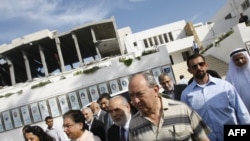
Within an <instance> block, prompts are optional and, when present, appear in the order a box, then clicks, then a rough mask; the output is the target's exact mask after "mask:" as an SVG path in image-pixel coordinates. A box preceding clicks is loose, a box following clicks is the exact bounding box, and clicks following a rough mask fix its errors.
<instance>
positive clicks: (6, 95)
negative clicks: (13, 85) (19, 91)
mask: <svg viewBox="0 0 250 141" xmlns="http://www.w3.org/2000/svg"><path fill="white" fill-rule="evenodd" d="M13 94H14V93H7V94H5V95H4V97H9V96H11V95H13Z"/></svg>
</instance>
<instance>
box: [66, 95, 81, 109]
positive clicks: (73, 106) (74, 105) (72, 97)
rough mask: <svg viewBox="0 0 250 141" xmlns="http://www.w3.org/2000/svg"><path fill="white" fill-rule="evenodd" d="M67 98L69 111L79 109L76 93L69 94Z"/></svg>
mask: <svg viewBox="0 0 250 141" xmlns="http://www.w3.org/2000/svg"><path fill="white" fill-rule="evenodd" d="M68 97H69V101H70V105H71V109H73V110H77V109H80V105H79V102H78V97H77V95H76V92H71V93H69V94H68Z"/></svg>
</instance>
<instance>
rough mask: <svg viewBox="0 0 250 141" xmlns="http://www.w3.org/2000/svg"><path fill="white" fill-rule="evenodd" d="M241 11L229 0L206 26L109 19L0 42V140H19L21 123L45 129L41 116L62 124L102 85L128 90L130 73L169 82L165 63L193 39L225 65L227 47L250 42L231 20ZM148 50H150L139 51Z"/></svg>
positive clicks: (178, 57)
mask: <svg viewBox="0 0 250 141" xmlns="http://www.w3.org/2000/svg"><path fill="white" fill-rule="evenodd" d="M241 12H243V13H244V14H247V15H250V11H249V1H248V0H229V1H228V3H227V4H226V5H225V6H224V7H223V8H222V9H221V10H220V11H219V12H218V13H217V14H216V15H215V16H214V17H213V18H212V19H211V21H208V22H206V23H196V24H193V23H191V22H187V21H184V20H181V21H177V22H174V23H169V24H166V25H162V26H159V27H155V28H152V29H147V30H144V31H141V32H137V33H132V31H131V29H130V28H129V27H125V28H122V29H116V24H115V20H114V18H111V19H107V20H103V21H100V22H97V23H91V24H87V25H83V26H81V27H77V28H75V29H73V30H71V31H67V32H64V33H58V32H56V31H48V30H45V31H39V32H37V33H33V34H30V35H27V36H24V37H21V38H19V39H14V40H13V41H12V43H11V44H8V45H7V44H4V45H1V46H0V58H1V59H2V61H1V63H0V64H1V71H0V74H1V77H3V75H4V76H5V77H4V78H1V80H4V81H5V82H1V83H2V84H5V85H3V87H2V89H0V103H1V106H0V132H1V133H0V136H1V137H0V138H1V141H16V140H20V139H22V132H21V128H22V127H23V125H26V124H32V125H33V124H36V125H40V126H42V127H43V128H45V123H44V121H43V119H44V117H45V116H46V115H52V116H54V117H55V124H58V125H61V124H62V118H61V116H62V114H63V113H64V112H65V111H67V110H69V109H80V108H81V107H82V106H86V105H87V104H88V103H89V102H91V101H94V100H96V99H97V98H98V97H99V95H100V94H101V93H102V92H103V90H104V91H105V92H109V93H111V94H113V95H116V94H121V93H125V92H127V87H126V86H127V85H124V84H127V81H128V77H129V76H130V75H131V74H133V73H137V72H142V71H148V72H151V73H152V74H153V75H154V76H155V78H157V76H158V75H159V74H160V73H161V72H168V73H169V75H171V76H172V77H173V78H174V79H175V74H174V73H173V70H172V65H174V64H178V63H181V62H183V61H185V60H186V58H187V57H188V56H189V55H190V54H192V53H193V52H192V45H193V41H196V42H197V43H198V45H199V46H200V47H202V49H204V50H205V49H208V48H210V47H211V48H210V49H208V50H207V51H206V52H204V54H205V55H212V56H214V57H216V58H218V59H220V60H222V61H224V62H228V60H229V54H230V52H231V51H232V50H233V49H234V48H237V47H247V45H248V44H249V43H250V36H249V35H250V30H249V27H247V26H246V25H245V24H238V19H239V13H241ZM230 15H231V16H230ZM225 35H228V36H227V38H225V39H224V37H225ZM222 39H223V40H222ZM147 52H152V53H151V54H148V55H143V54H145V53H147ZM89 58H92V59H89ZM86 60H92V61H91V62H87V61H86ZM149 60H150V63H148V61H149ZM124 62H125V63H129V62H130V63H131V64H128V66H127V65H125V63H124ZM3 68H4V69H3ZM95 69H96V70H95ZM6 73H7V74H8V75H6ZM6 76H7V77H6ZM113 86H115V87H113ZM116 88H117V89H116ZM83 94H86V95H85V98H82V95H83ZM72 96H73V97H75V98H76V99H77V101H72V100H71V97H72ZM62 100H64V101H66V105H62V103H61V101H62ZM53 104H55V105H53ZM24 112H25V113H26V114H25V113H24ZM13 135H15V136H13Z"/></svg>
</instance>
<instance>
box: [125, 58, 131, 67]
mask: <svg viewBox="0 0 250 141" xmlns="http://www.w3.org/2000/svg"><path fill="white" fill-rule="evenodd" d="M132 62H133V59H131V58H129V59H127V60H125V61H124V62H123V63H124V64H125V65H126V66H130V65H131V64H132Z"/></svg>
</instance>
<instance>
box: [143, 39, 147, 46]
mask: <svg viewBox="0 0 250 141" xmlns="http://www.w3.org/2000/svg"><path fill="white" fill-rule="evenodd" d="M143 42H144V45H145V48H148V42H147V39H144V40H143Z"/></svg>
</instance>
